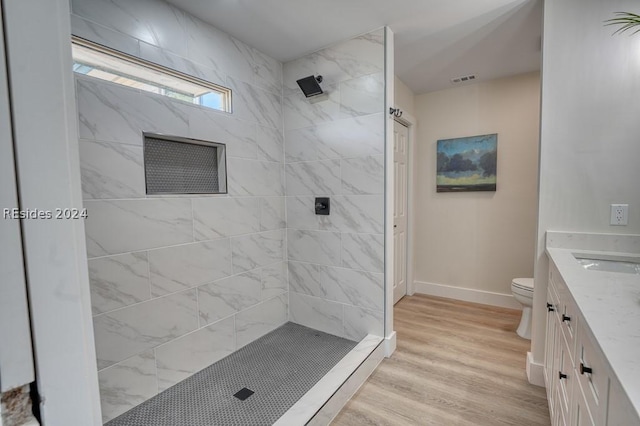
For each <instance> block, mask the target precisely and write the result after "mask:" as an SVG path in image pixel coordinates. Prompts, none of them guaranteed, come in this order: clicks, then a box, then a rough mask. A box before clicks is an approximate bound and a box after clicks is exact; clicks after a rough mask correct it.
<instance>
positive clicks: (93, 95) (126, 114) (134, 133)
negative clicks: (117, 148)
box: [76, 76, 148, 145]
mask: <svg viewBox="0 0 640 426" xmlns="http://www.w3.org/2000/svg"><path fill="white" fill-rule="evenodd" d="M76 89H77V90H76V96H77V99H78V116H79V118H78V120H79V126H80V137H81V138H85V139H97V140H105V141H113V142H122V143H129V144H135V145H142V130H141V128H144V127H146V126H145V124H146V123H145V120H148V119H147V118H146V117H145V114H144V112H143V111H141V110H140V106H139V103H140V98H141V95H140V91H139V90H137V89H131V88H125V87H120V86H117V85H115V84H108V83H103V82H100V81H98V80H95V79H90V78H88V77H77V76H76Z"/></svg>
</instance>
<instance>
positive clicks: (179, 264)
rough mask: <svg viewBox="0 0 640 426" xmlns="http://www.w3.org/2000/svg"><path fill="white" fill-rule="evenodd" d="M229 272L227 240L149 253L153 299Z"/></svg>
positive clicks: (229, 249)
mask: <svg viewBox="0 0 640 426" xmlns="http://www.w3.org/2000/svg"><path fill="white" fill-rule="evenodd" d="M232 272H233V271H232V267H231V247H230V244H229V239H228V238H222V239H217V240H212V241H205V242H201V243H194V244H184V245H179V246H173V247H166V248H161V249H157V250H150V251H149V274H150V278H151V294H152V295H153V296H162V295H163V294H168V293H173V292H176V291H180V290H183V289H187V288H191V287H195V286H198V285H200V284H204V283H208V282H211V281H215V280H217V279H220V278H224V277H228V276H229V275H231V274H232Z"/></svg>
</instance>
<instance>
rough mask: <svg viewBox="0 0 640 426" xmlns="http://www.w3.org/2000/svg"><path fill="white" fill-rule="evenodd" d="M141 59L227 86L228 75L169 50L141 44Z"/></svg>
mask: <svg viewBox="0 0 640 426" xmlns="http://www.w3.org/2000/svg"><path fill="white" fill-rule="evenodd" d="M140 58H142V59H145V60H147V61H149V62H153V63H154V64H158V65H162V66H164V67H167V68H170V69H173V70H176V71H180V72H183V73H185V74H187V75H190V76H193V77H197V78H199V79H201V80H204V81H209V82H211V83H214V84H218V85H220V86H225V81H226V75H225V74H222V73H221V72H219V71H218V70H216V69H213V68H209V67H206V66H204V65H202V64H196V63H195V62H193V61H191V60H189V59H186V58H184V57H182V56H179V55H176V54H175V53H172V52H171V51H169V50H166V49H162V48H161V47H157V46H154V45H152V44H148V43H145V42H142V41H141V42H140Z"/></svg>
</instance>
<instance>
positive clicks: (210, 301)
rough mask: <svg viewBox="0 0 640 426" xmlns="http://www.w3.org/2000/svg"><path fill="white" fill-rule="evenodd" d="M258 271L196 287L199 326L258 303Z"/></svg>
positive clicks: (260, 290)
mask: <svg viewBox="0 0 640 426" xmlns="http://www.w3.org/2000/svg"><path fill="white" fill-rule="evenodd" d="M261 292H262V278H261V275H260V271H250V272H245V273H244V274H240V275H234V276H232V277H229V278H225V279H223V280H219V281H216V282H213V283H210V284H205V285H203V286H200V287H198V309H199V315H200V325H201V326H202V325H205V324H210V323H212V322H215V321H217V320H219V319H221V318H224V317H227V316H229V315H232V314H234V313H236V312H238V311H241V310H243V309H246V308H248V307H250V306H253V305H255V304H257V303H259V302H260V300H261V296H260V295H261Z"/></svg>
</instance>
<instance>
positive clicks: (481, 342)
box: [332, 295, 550, 426]
mask: <svg viewBox="0 0 640 426" xmlns="http://www.w3.org/2000/svg"><path fill="white" fill-rule="evenodd" d="M394 318H395V329H396V333H397V343H398V344H397V349H396V352H395V353H394V354H393V356H392V357H391V358H388V359H385V360H383V361H382V363H381V364H380V366H379V367H378V369H377V370H376V371H375V372H374V373H373V374H372V375H371V377H369V380H367V382H366V383H365V384H364V385H363V386H362V387H361V388H360V390H359V391H358V392H357V393H356V395H354V397H353V398H352V399H351V400H350V401H349V402H348V403H347V405H346V406H345V407H344V409H343V410H342V411H341V412H340V414H339V415H338V416H337V417H336V419H335V420H334V421H333V423H332V424H333V425H336V426H343V425H344V426H352V425H376V426H377V425H390V426H391V425H446V426H449V425H452V426H453V425H460V426H484V425H487V426H488V425H492V426H493V425H510V426H537V425H540V426H548V425H549V424H550V420H549V410H548V406H547V398H546V394H545V390H544V388H541V387H537V386H533V385H531V384H529V382H528V381H527V377H526V372H525V357H526V353H527V351H528V350H529V344H530V343H529V341H528V340H524V339H521V338H520V337H518V335H517V334H516V333H515V329H516V328H517V326H518V322H519V321H520V312H519V311H515V310H511V309H505V308H498V307H493V306H486V305H479V304H474V303H469V302H461V301H456V300H450V299H443V298H437V297H430V296H421V295H418V296H411V297H405V298H404V299H402V300H401V301H400V302H399V303H398V304H397V305H396V306H395V310H394Z"/></svg>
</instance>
